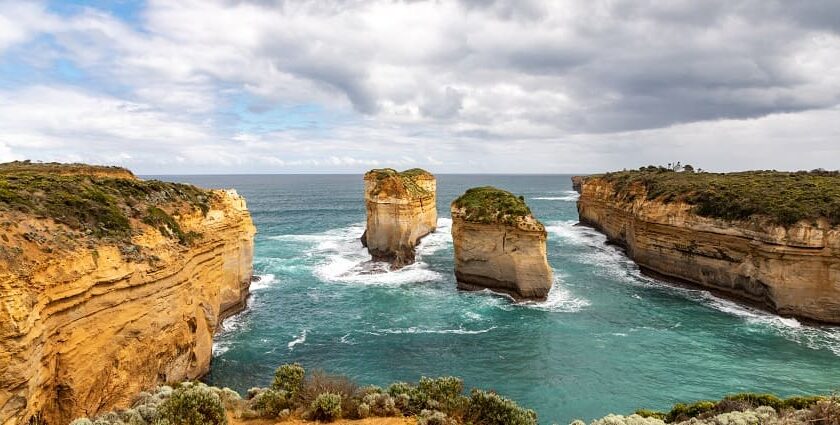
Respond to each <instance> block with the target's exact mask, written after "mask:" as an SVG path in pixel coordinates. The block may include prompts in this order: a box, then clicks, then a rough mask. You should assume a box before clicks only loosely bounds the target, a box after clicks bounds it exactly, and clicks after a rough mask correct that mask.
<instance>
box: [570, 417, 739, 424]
mask: <svg viewBox="0 0 840 425" xmlns="http://www.w3.org/2000/svg"><path fill="white" fill-rule="evenodd" d="M581 423H582V421H581ZM664 424H665V422H663V421H662V419H657V418H652V417H650V418H645V417H643V416H640V415H630V416H621V415H607V416H604V417H603V418H601V419H596V420H594V421H592V424H591V425H664ZM733 425H734V424H733ZM745 425H746V424H745Z"/></svg>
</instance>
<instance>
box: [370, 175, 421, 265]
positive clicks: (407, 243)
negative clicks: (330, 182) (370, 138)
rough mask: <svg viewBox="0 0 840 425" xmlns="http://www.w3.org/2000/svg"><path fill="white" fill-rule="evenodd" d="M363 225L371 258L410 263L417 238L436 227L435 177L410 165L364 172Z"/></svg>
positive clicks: (402, 263)
mask: <svg viewBox="0 0 840 425" xmlns="http://www.w3.org/2000/svg"><path fill="white" fill-rule="evenodd" d="M364 180H365V210H366V211H367V226H366V228H365V232H364V234H363V235H362V238H361V239H362V245H364V246H365V247H366V248H367V249H368V252H370V255H371V257H372V258H373V260H374V261H384V262H388V263H390V264H391V267H392V268H394V269H397V268H400V267H404V266H406V265H409V264H412V263H414V259H415V248H416V246H417V244H418V243H420V239H422V238H423V237H424V236H426V235H428V234H429V233H431V232H434V231H435V229H436V228H437V204H436V199H435V191H436V182H435V177H434V176H433V175H432V174H431V173H429V172H427V171H424V170H421V169H419V168H414V169H411V170H406V171H403V172H397V171H395V170H392V169H390V168H385V169H377V170H371V171H368V172H367V173H365V177H364Z"/></svg>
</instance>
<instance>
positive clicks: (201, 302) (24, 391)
mask: <svg viewBox="0 0 840 425" xmlns="http://www.w3.org/2000/svg"><path fill="white" fill-rule="evenodd" d="M68 170H70V169H69V168H62V169H61V172H60V173H51V171H55V170H46V174H43V175H42V174H38V172H39V170H38V169H35V170H34V171H33V170H27V171H26V172H25V173H16V172H15V170H11V171H9V170H8V169H6V170H5V171H6V172H5V173H4V172H3V170H2V169H0V186H3V188H4V189H8V188H12V189H15V190H17V189H20V188H21V186H20V184H21V182H24V183H25V184H27V185H29V186H31V187H33V192H32V196H31V197H30V198H22V197H20V196H18V197H15V196H16V194H17V193H18V192H15V190H11V189H10V190H9V191H8V192H3V193H2V194H0V195H3V196H2V197H0V225H2V228H3V235H2V240H0V424H3V425H17V424H23V423H28V422H29V423H31V421H32V420H34V419H33V418H36V419H38V420H41V421H42V422H40V423H49V424H65V423H68V422H69V421H70V420H71V419H72V418H75V417H79V416H91V417H92V416H95V415H96V414H97V413H100V412H104V411H107V410H110V409H113V408H118V407H122V406H126V405H127V404H128V403H129V402H130V397H132V396H133V395H134V394H136V393H137V392H139V391H141V390H145V389H148V388H150V387H152V386H154V385H156V384H158V383H162V382H173V381H180V380H185V379H195V378H198V377H200V376H202V375H204V374H205V373H207V372H208V370H209V367H210V359H211V350H212V343H213V335H214V333H215V332H216V330H217V328H218V327H219V324H220V321H221V320H222V319H223V318H224V317H226V316H228V315H230V314H233V313H235V312H237V311H239V310H241V309H242V308H243V307H244V305H245V300H246V298H247V297H248V287H249V284H250V279H251V274H252V266H251V264H252V256H253V237H254V233H255V228H254V225H253V224H252V221H251V217H250V215H249V214H248V211H247V208H246V205H245V201H244V199H243V198H242V197H240V196H238V195H237V194H236V192H234V191H223V190H218V191H204V190H200V189H197V188H194V187H192V186H187V185H177V184H171V183H163V182H154V181H153V182H144V181H140V180H137V179H135V178H134V177H133V176H131V175H130V173H128V172H127V171H126V173H123V174H122V175H121V174H120V173H117V174H113V173H112V172H110V171H109V170H104V171H105V172H103V173H97V172H96V171H97V170H96V169H94V170H93V171H94V172H89V171H91V170H82V171H79V173H82V175H74V173H76V171H72V172H71V171H68ZM100 171H102V170H100ZM46 190H49V192H47V191H46ZM13 195H15V196H13ZM59 196H60V197H63V198H66V199H55V198H56V197H59ZM55 205H63V207H62V208H60V209H55V208H54V206H55ZM35 211H37V212H38V213H37V214H36V213H35Z"/></svg>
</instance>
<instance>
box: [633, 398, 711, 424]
mask: <svg viewBox="0 0 840 425" xmlns="http://www.w3.org/2000/svg"><path fill="white" fill-rule="evenodd" d="M716 406H717V403H715V402H713V401H707V400H702V401H698V402H694V403H691V404H685V403H677V404H675V405H674V407H672V408H671V411H670V412H668V414H667V415H666V417H665V421H666V422H678V421H684V420H687V419H689V418H696V417H698V416H700V415H703V414H706V413H715V407H716ZM640 416H641V415H640Z"/></svg>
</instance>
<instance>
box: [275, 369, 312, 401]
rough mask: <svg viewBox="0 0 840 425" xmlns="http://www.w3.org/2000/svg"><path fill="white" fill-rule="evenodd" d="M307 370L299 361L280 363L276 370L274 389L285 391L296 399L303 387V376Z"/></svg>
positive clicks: (291, 397)
mask: <svg viewBox="0 0 840 425" xmlns="http://www.w3.org/2000/svg"><path fill="white" fill-rule="evenodd" d="M305 373H306V371H305V370H304V369H303V366H301V365H300V364H299V363H292V364H284V365H280V367H278V368H277V370H276V371H275V372H274V382H272V383H271V388H272V389H273V390H278V391H285V392H287V393H288V395H289V398H290V399H292V400H294V399H295V398H297V396H298V394H300V391H301V390H302V389H303V377H304V375H305Z"/></svg>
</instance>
